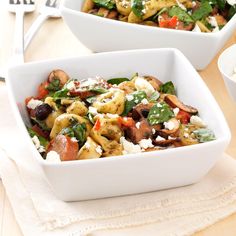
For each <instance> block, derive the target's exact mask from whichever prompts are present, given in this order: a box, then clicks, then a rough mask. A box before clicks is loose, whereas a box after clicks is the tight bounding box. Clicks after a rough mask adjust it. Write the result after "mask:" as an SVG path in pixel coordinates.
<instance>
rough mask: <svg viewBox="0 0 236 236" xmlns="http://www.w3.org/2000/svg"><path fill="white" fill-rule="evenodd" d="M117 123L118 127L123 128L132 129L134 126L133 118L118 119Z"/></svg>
mask: <svg viewBox="0 0 236 236" xmlns="http://www.w3.org/2000/svg"><path fill="white" fill-rule="evenodd" d="M118 123H119V124H120V125H123V126H125V127H132V126H134V125H135V122H134V120H133V118H131V117H119V118H118Z"/></svg>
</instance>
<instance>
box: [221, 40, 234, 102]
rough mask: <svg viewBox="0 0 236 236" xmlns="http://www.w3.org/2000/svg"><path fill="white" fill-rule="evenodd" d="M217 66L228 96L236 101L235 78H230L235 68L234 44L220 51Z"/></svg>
mask: <svg viewBox="0 0 236 236" xmlns="http://www.w3.org/2000/svg"><path fill="white" fill-rule="evenodd" d="M218 68H219V70H220V73H221V75H222V78H223V79H224V83H225V86H226V88H227V90H228V92H229V94H230V96H231V97H232V98H233V100H234V101H235V102H236V80H235V79H233V78H232V75H233V70H234V68H236V44H233V45H232V46H230V47H228V48H227V49H225V50H224V51H223V52H222V53H221V55H220V56H219V59H218Z"/></svg>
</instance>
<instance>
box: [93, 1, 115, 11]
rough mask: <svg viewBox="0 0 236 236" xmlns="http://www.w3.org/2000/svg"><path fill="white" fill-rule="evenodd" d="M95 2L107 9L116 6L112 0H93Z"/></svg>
mask: <svg viewBox="0 0 236 236" xmlns="http://www.w3.org/2000/svg"><path fill="white" fill-rule="evenodd" d="M93 2H94V3H95V4H97V5H98V6H100V7H105V8H107V9H109V10H111V9H114V8H115V6H116V3H115V1H114V0H93Z"/></svg>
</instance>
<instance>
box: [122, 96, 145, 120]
mask: <svg viewBox="0 0 236 236" xmlns="http://www.w3.org/2000/svg"><path fill="white" fill-rule="evenodd" d="M128 96H130V97H131V98H132V99H129V100H127V99H126V101H125V108H124V111H123V114H122V115H123V116H126V115H127V114H128V113H129V112H130V111H131V110H132V108H133V107H134V106H136V105H137V104H139V103H140V102H141V101H142V100H143V99H144V98H147V94H146V93H145V92H144V91H136V92H134V93H131V94H129V95H128Z"/></svg>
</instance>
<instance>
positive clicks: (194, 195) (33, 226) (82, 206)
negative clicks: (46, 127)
mask: <svg viewBox="0 0 236 236" xmlns="http://www.w3.org/2000/svg"><path fill="white" fill-rule="evenodd" d="M0 114H1V116H0V147H1V149H0V175H1V177H2V181H3V184H4V186H5V189H6V193H7V196H8V198H9V200H10V203H11V205H12V208H13V211H14V214H15V217H16V220H17V222H18V223H19V226H20V228H21V230H22V232H23V234H24V235H25V236H32V235H36V236H37V235H41V236H46V235H51V236H53V235H56V236H60V235H63V236H65V235H68V236H69V235H70V236H78V235H90V236H94V235H95V236H108V235H109V236H110V235H115V236H118V235H122V236H123V235H136V236H141V235H149V236H151V235H155V236H156V235H159V236H182V235H191V234H192V233H194V232H196V231H198V230H200V229H202V228H204V227H206V226H208V225H211V224H213V223H214V222H216V221H218V220H220V219H222V218H224V217H226V216H228V215H230V214H232V213H234V212H236V162H235V161H234V160H233V159H232V158H231V157H229V156H227V155H224V156H223V157H222V158H221V159H220V160H219V161H218V163H217V164H216V166H215V167H214V168H213V169H212V170H211V171H210V173H209V174H208V175H207V176H206V177H204V178H203V179H202V181H201V182H199V183H197V184H195V185H190V186H187V187H182V188H176V189H170V190H165V191H157V192H152V193H146V194H138V195H132V196H124V197H116V198H107V199H100V200H91V201H82V202H71V203H66V202H63V201H60V200H59V199H57V198H56V197H55V196H54V194H53V192H52V190H51V188H50V186H49V184H48V182H47V180H46V179H45V176H44V174H43V172H42V170H41V168H40V167H39V165H38V164H37V162H36V160H35V159H34V158H32V156H31V155H30V152H29V150H28V147H26V146H25V145H24V142H22V140H21V135H20V132H19V131H18V128H17V127H16V125H15V120H14V118H13V115H12V113H11V109H10V105H9V102H8V99H7V93H6V89H5V86H0ZM3 149H4V150H5V151H4V150H3ZM85 184H86V183H85ZM78 188H79V186H78Z"/></svg>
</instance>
